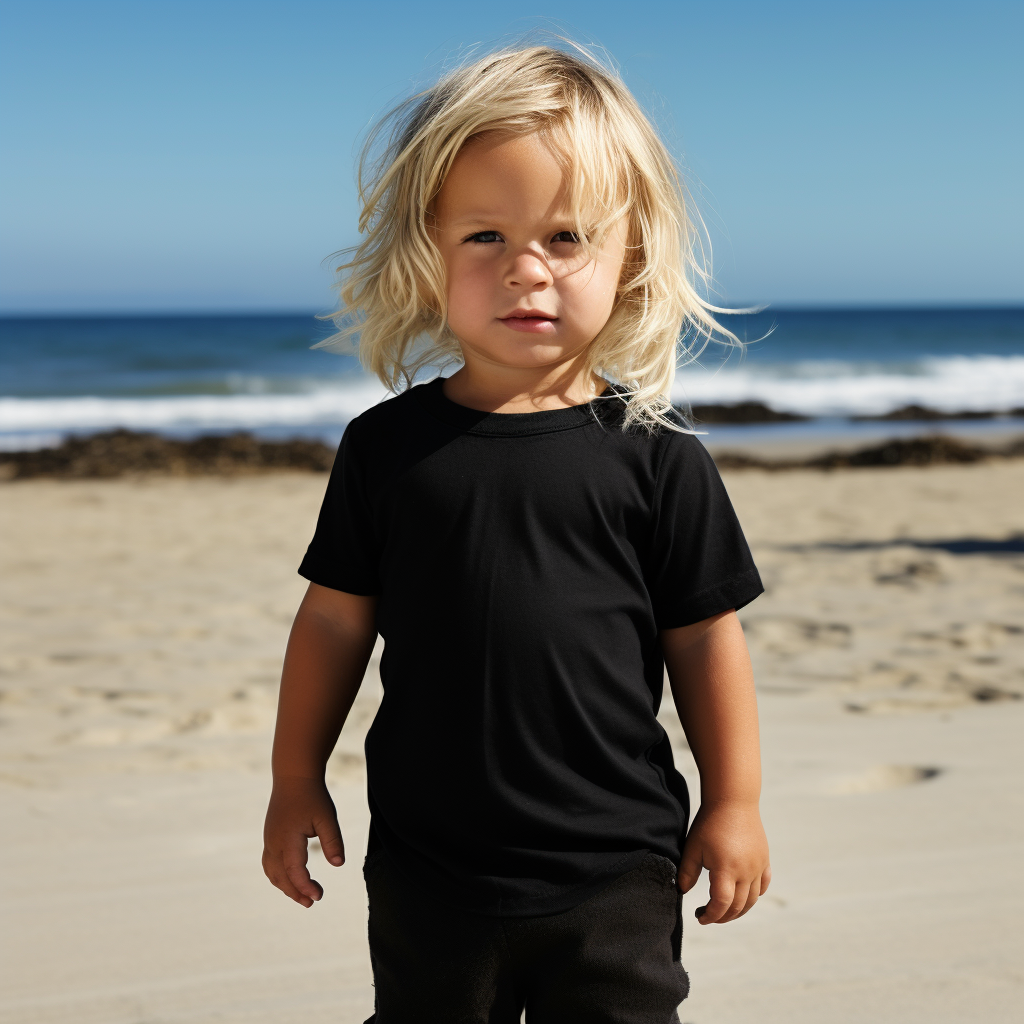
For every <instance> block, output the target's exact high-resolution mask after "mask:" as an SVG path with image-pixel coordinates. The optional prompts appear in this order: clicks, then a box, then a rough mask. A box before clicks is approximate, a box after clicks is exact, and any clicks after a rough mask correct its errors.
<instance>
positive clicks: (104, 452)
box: [0, 430, 1024, 480]
mask: <svg viewBox="0 0 1024 1024" xmlns="http://www.w3.org/2000/svg"><path fill="white" fill-rule="evenodd" d="M334 452H335V449H334V448H332V447H330V446H328V445H326V444H323V443H321V442H320V441H313V440H309V439H305V438H292V439H291V440H287V441H261V440H259V439H258V438H256V437H254V436H253V435H252V434H249V433H236V434H227V435H218V434H207V435H204V436H202V437H197V438H195V439H193V440H191V441H180V440H175V439H174V438H167V437H161V436H160V435H159V434H148V433H140V432H136V431H132V430H110V431H106V432H104V433H101V434H93V435H91V436H89V437H71V438H68V439H67V440H66V441H64V443H63V444H61V445H60V446H58V447H56V448H42V449H40V450H38V451H31V452H0V479H2V480H26V479H29V478H31V477H51V478H61V479H102V478H110V477H118V476H126V475H134V474H140V473H159V474H163V475H171V476H231V475H237V474H251V473H266V472H274V471H280V470H296V471H300V472H313V473H322V472H326V471H327V470H329V469H330V468H331V465H332V463H333V462H334ZM1021 457H1024V438H1019V439H1018V440H1016V441H1014V442H1012V443H1011V444H1009V445H1007V446H1005V447H1003V448H999V449H994V448H979V447H975V446H973V445H968V444H964V443H963V442H962V441H957V440H956V439H955V438H951V437H944V436H942V435H936V436H933V437H915V438H906V439H897V440H892V441H886V442H885V443H884V444H880V445H874V446H872V447H869V448H860V449H857V450H856V451H833V452H826V453H825V454H824V455H819V456H816V457H814V458H809V459H761V458H756V457H755V456H751V455H745V454H743V453H741V452H719V453H718V454H716V455H715V456H714V459H715V462H716V463H717V464H718V467H719V468H720V469H771V470H783V469H846V468H855V467H860V466H937V465H948V464H950V463H953V464H955V463H970V462H981V461H983V460H985V459H993V458H1021Z"/></svg>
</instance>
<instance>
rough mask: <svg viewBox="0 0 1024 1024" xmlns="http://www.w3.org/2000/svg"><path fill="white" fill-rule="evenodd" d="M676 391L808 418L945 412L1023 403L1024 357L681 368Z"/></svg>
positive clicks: (683, 397)
mask: <svg viewBox="0 0 1024 1024" xmlns="http://www.w3.org/2000/svg"><path fill="white" fill-rule="evenodd" d="M673 393H674V396H675V397H676V398H677V399H679V400H686V399H688V400H689V401H690V402H692V403H694V404H701V403H713V402H721V403H732V402H744V401H759V402H764V403H765V404H766V405H769V406H771V407H772V408H774V409H779V410H783V411H787V412H796V413H802V414H803V415H805V416H857V415H876V414H879V413H886V412H889V411H891V410H893V409H898V408H900V407H901V406H904V405H923V406H926V407H928V408H932V409H937V410H940V411H943V412H956V411H959V410H963V409H972V410H974V409H977V410H994V411H1005V410H1008V409H1014V408H1021V407H1024V356H977V357H972V356H952V357H948V358H941V359H938V358H936V359H925V360H921V361H920V362H918V363H915V364H913V365H911V366H907V367H905V368H901V369H900V370H899V371H896V370H888V371H886V370H884V369H883V368H881V367H864V366H860V367H858V366H857V365H856V364H854V365H852V366H848V365H846V364H835V363H825V362H821V363H802V364H796V365H791V366H788V367H785V368H782V367H778V368H775V369H773V368H772V367H771V366H756V365H753V364H751V365H748V366H740V367H737V368H735V369H729V368H725V369H722V370H720V371H719V372H717V373H713V372H709V371H706V370H702V369H700V368H698V367H694V368H692V369H683V370H682V371H680V373H679V375H678V376H677V378H676V386H675V389H674V392H673Z"/></svg>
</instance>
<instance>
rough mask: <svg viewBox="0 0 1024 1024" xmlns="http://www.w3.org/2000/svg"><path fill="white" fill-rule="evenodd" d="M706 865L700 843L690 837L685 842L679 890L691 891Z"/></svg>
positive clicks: (680, 866)
mask: <svg viewBox="0 0 1024 1024" xmlns="http://www.w3.org/2000/svg"><path fill="white" fill-rule="evenodd" d="M703 867H704V858H703V855H702V853H701V848H700V844H699V843H698V842H696V841H695V839H688V840H687V841H686V842H685V843H684V844H683V856H682V859H681V860H680V862H679V875H678V881H679V891H680V892H689V891H690V890H691V889H692V888H693V887H694V886H695V885H696V884H697V879H698V878H700V873H701V870H702V869H703Z"/></svg>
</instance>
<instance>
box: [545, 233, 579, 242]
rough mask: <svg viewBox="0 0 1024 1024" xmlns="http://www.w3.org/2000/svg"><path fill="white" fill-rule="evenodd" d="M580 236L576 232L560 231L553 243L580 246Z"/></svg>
mask: <svg viewBox="0 0 1024 1024" xmlns="http://www.w3.org/2000/svg"><path fill="white" fill-rule="evenodd" d="M579 240H580V236H579V235H577V234H576V232H575V231H559V232H558V234H557V235H555V237H554V238H552V239H551V241H552V242H570V243H571V244H573V245H577V244H579Z"/></svg>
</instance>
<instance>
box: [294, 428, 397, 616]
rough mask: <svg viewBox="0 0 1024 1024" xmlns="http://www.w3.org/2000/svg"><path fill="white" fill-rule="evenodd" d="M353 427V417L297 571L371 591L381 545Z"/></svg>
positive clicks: (323, 582) (325, 583)
mask: <svg viewBox="0 0 1024 1024" xmlns="http://www.w3.org/2000/svg"><path fill="white" fill-rule="evenodd" d="M355 427H356V421H354V420H353V421H352V423H350V424H349V425H348V427H347V428H346V429H345V434H344V436H343V437H342V439H341V445H340V447H339V448H338V454H337V456H336V458H335V460H334V467H333V468H332V469H331V476H330V479H329V480H328V482H327V493H326V494H325V495H324V501H323V505H321V507H320V517H319V518H318V520H317V524H316V531H315V533H314V534H313V540H312V542H311V543H310V545H309V548H308V549H307V550H306V556H305V558H303V559H302V563H301V564H300V565H299V575H300V576H304V577H305V578H306V579H307V580H309V581H310V582H311V583H317V584H319V585H320V586H322V587H330V589H331V590H343V591H345V592H346V593H348V594H361V595H365V596H369V595H372V594H376V593H377V592H378V590H379V575H378V564H379V544H378V541H377V531H376V530H375V522H374V519H375V517H374V515H373V510H372V507H371V503H370V500H369V494H368V488H367V480H366V474H365V472H364V464H363V463H364V460H363V459H361V458H360V452H359V447H360V446H359V444H358V435H357V432H356V429H355Z"/></svg>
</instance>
